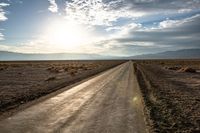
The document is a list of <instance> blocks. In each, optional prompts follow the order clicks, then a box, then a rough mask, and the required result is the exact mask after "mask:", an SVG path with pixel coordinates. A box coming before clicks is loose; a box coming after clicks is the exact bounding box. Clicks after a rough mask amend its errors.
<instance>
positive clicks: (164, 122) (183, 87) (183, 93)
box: [134, 63, 200, 133]
mask: <svg viewBox="0 0 200 133" xmlns="http://www.w3.org/2000/svg"><path fill="white" fill-rule="evenodd" d="M134 68H135V70H136V75H137V78H138V82H139V85H140V88H141V91H142V94H143V98H144V102H145V113H146V116H147V123H148V126H149V127H150V132H170V133H171V132H194V133H196V132H200V74H199V73H180V72H177V71H172V70H167V69H165V68H164V67H163V66H159V65H155V64H154V65H152V64H150V63H147V64H145V63H139V64H137V65H136V64H134Z"/></svg>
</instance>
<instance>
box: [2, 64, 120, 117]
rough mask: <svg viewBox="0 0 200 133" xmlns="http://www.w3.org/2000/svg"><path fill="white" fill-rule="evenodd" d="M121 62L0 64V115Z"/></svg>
mask: <svg viewBox="0 0 200 133" xmlns="http://www.w3.org/2000/svg"><path fill="white" fill-rule="evenodd" d="M123 62H124V61H21V62H12V61H11V62H0V114H2V113H7V112H8V111H9V110H12V109H16V108H17V107H18V106H20V105H22V104H24V103H27V102H29V101H32V100H34V99H37V98H39V97H41V96H44V95H47V94H49V93H51V92H54V91H56V90H59V89H60V88H62V87H65V86H67V85H70V84H73V83H75V82H78V81H80V80H82V79H85V78H87V77H89V76H92V75H94V74H97V73H99V72H102V71H105V70H107V69H109V68H112V67H114V66H116V65H119V64H121V63H123Z"/></svg>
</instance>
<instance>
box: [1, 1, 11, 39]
mask: <svg viewBox="0 0 200 133" xmlns="http://www.w3.org/2000/svg"><path fill="white" fill-rule="evenodd" d="M9 5H10V4H8V3H3V2H2V3H0V22H1V21H6V20H7V19H8V18H7V17H6V11H5V10H4V9H3V8H4V7H6V6H9ZM1 40H4V35H3V34H2V33H1V32H0V41H1Z"/></svg>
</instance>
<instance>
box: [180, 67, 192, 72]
mask: <svg viewBox="0 0 200 133" xmlns="http://www.w3.org/2000/svg"><path fill="white" fill-rule="evenodd" d="M178 72H190V73H196V70H195V69H193V68H190V67H182V68H181V69H179V70H178Z"/></svg>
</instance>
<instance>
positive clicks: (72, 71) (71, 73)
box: [69, 69, 77, 76]
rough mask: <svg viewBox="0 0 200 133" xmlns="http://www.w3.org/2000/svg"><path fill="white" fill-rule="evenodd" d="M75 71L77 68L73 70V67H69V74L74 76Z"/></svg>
mask: <svg viewBox="0 0 200 133" xmlns="http://www.w3.org/2000/svg"><path fill="white" fill-rule="evenodd" d="M76 73H77V70H75V69H71V70H70V71H69V74H70V75H71V76H75V75H76Z"/></svg>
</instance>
